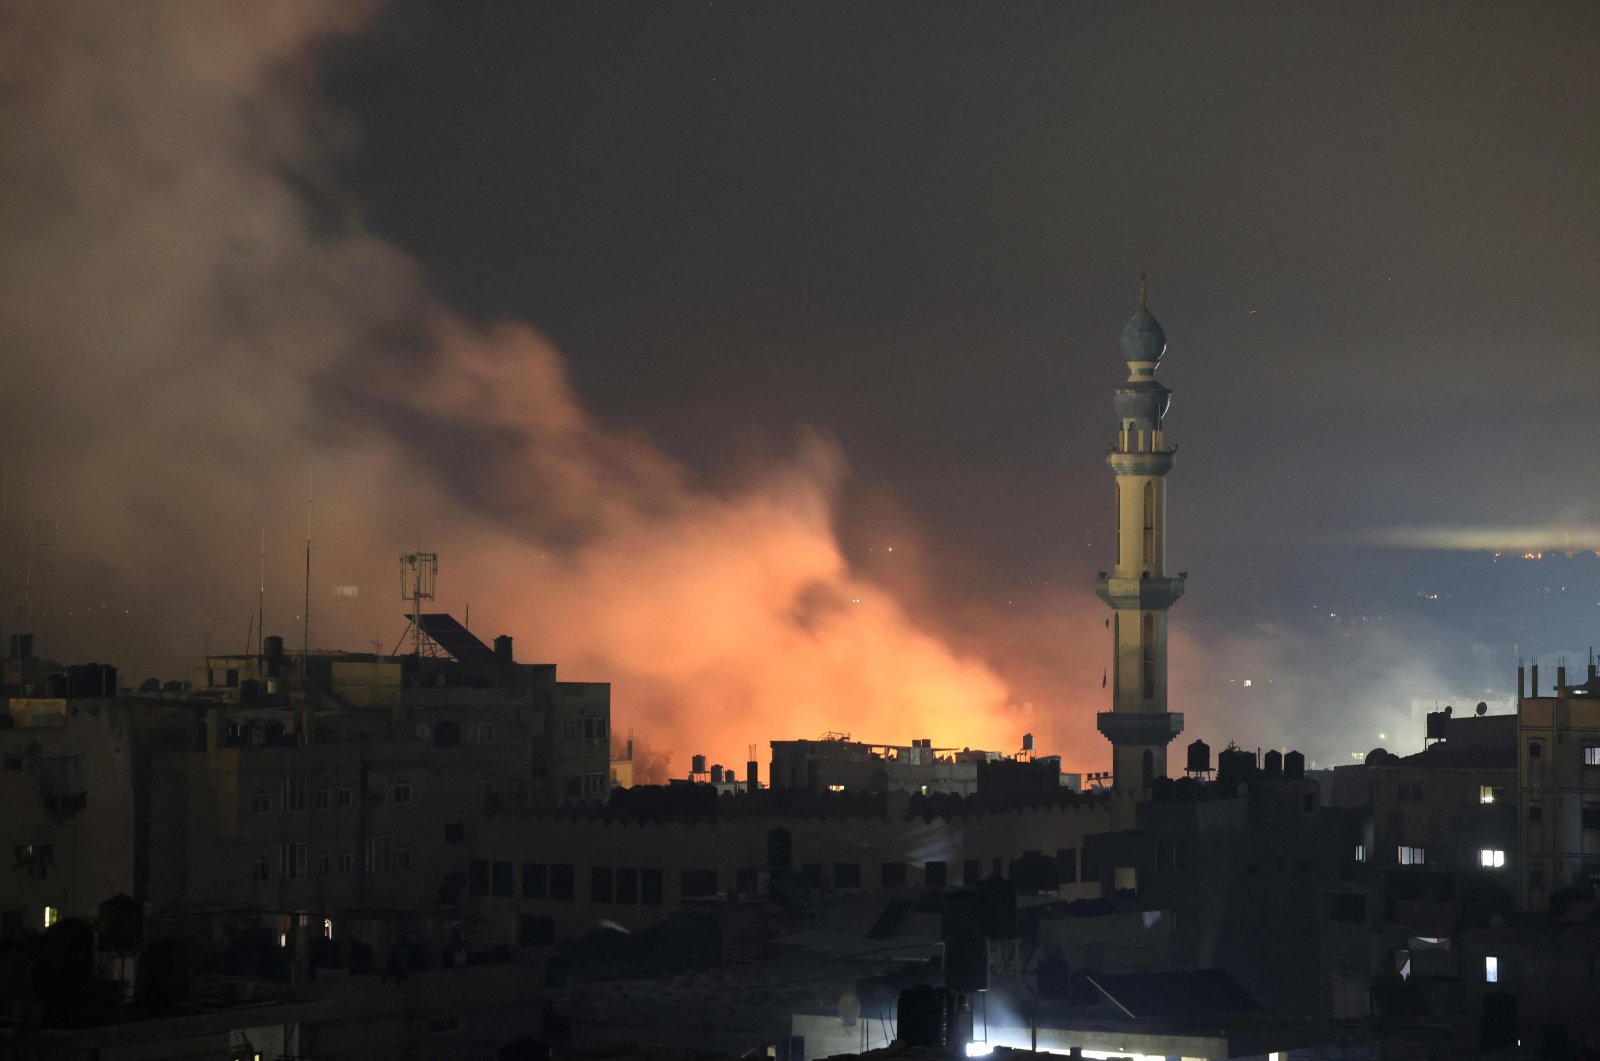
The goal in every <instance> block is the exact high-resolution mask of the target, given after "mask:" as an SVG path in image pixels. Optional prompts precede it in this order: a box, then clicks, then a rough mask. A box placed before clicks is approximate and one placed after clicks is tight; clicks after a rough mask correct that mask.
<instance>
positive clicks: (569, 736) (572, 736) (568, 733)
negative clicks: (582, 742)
mask: <svg viewBox="0 0 1600 1061" xmlns="http://www.w3.org/2000/svg"><path fill="white" fill-rule="evenodd" d="M561 736H562V737H563V738H565V739H566V740H577V739H578V722H577V720H576V719H570V718H569V719H567V721H566V723H565V724H564V725H563V726H562V727H561Z"/></svg>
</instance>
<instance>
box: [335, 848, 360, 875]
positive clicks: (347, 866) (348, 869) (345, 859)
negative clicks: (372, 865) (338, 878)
mask: <svg viewBox="0 0 1600 1061" xmlns="http://www.w3.org/2000/svg"><path fill="white" fill-rule="evenodd" d="M355 871H356V853H355V852H354V851H341V852H340V853H339V872H340V873H354V872H355Z"/></svg>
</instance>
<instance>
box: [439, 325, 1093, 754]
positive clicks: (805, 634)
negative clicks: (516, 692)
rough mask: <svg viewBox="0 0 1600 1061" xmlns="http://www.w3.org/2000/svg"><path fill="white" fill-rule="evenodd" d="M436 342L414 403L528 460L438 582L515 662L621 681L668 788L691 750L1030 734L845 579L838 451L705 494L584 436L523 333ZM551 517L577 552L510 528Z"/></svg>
mask: <svg viewBox="0 0 1600 1061" xmlns="http://www.w3.org/2000/svg"><path fill="white" fill-rule="evenodd" d="M446 345H447V350H448V355H449V356H448V357H447V358H446V361H445V363H446V364H447V365H448V371H447V372H442V373H441V375H440V377H439V378H438V379H436V380H433V381H432V382H431V385H429V386H427V387H424V388H421V389H419V390H418V391H414V392H413V393H414V394H416V393H420V394H425V395H427V397H426V398H425V399H424V401H425V403H426V405H427V408H428V411H429V412H430V413H432V414H433V415H435V416H438V417H440V418H450V419H454V418H458V417H471V418H472V420H473V422H474V424H475V425H476V426H478V427H488V428H492V429H494V430H495V432H496V433H497V434H500V435H503V437H505V438H509V439H517V440H518V443H517V445H516V446H515V447H514V448H513V449H511V450H509V451H507V452H503V453H501V454H500V455H499V456H498V457H497V459H496V462H495V464H494V467H493V474H494V486H495V489H496V492H497V493H498V495H499V502H498V503H499V506H500V507H501V508H503V509H505V510H506V511H507V512H508V513H510V514H509V515H507V516H506V517H505V518H504V519H503V521H502V524H501V526H500V527H499V528H497V529H496V532H495V533H494V535H493V536H492V537H489V536H480V535H474V536H473V540H470V541H460V542H459V543H457V544H452V543H441V544H440V546H439V551H440V553H441V555H442V557H443V559H442V567H443V568H445V569H448V570H450V571H453V572H456V573H454V574H451V575H449V576H448V578H446V576H444V575H442V576H441V580H442V581H443V582H446V583H447V584H454V585H456V586H457V587H460V588H462V589H465V588H466V587H467V586H470V587H471V589H470V592H471V594H472V603H473V605H474V608H473V614H474V616H478V615H490V616H491V617H492V620H491V621H493V622H496V623H499V624H500V625H501V626H503V627H504V628H505V629H506V631H507V632H509V633H512V634H513V635H515V636H516V638H517V646H518V657H519V658H521V659H525V660H534V659H538V660H552V661H555V662H556V663H557V664H558V665H559V666H560V674H561V676H562V677H563V678H567V679H572V680H590V681H611V682H612V683H613V697H612V704H613V725H614V727H615V728H616V729H617V730H618V731H625V730H627V729H628V728H633V729H634V730H636V731H637V732H638V733H639V734H642V735H645V736H647V737H649V738H650V740H651V741H652V743H653V745H654V747H656V748H658V749H661V750H670V751H671V753H672V756H673V759H672V769H673V772H674V773H677V774H682V773H683V771H684V768H685V766H686V764H687V760H688V757H689V756H690V755H691V754H695V753H702V752H703V753H705V754H706V755H707V756H708V757H709V758H710V760H711V761H713V762H721V763H724V764H727V765H732V766H740V765H742V763H743V762H744V759H745V756H746V746H747V745H748V744H749V743H751V742H756V743H757V744H758V748H757V757H758V759H759V760H760V761H762V763H763V764H765V762H766V761H767V759H768V758H769V750H768V748H767V741H769V740H773V739H795V738H814V737H817V736H819V735H821V734H822V733H823V732H825V731H827V730H839V731H844V732H848V733H850V734H852V735H853V736H855V737H856V738H857V739H863V740H867V741H872V742H886V743H909V742H910V741H911V740H912V739H913V738H917V737H929V738H932V739H933V741H934V743H935V744H936V745H946V746H950V745H953V746H957V747H967V746H970V747H974V748H978V747H982V748H988V749H992V750H997V751H1007V752H1009V751H1014V750H1015V748H1016V747H1017V746H1018V744H1019V742H1020V737H1021V734H1022V732H1023V731H1024V729H1030V728H1033V729H1039V728H1041V727H1039V726H1038V725H1037V723H1036V721H1033V720H1030V719H1028V718H1027V717H1026V715H1025V713H1024V712H1023V710H1022V709H1021V707H1020V705H1019V704H1018V703H1017V697H1016V696H1015V695H1014V693H1013V690H1012V688H1011V687H1010V685H1008V683H1007V682H1006V681H1005V680H1003V679H1002V678H1001V677H1000V676H999V674H997V673H996V671H995V670H994V669H993V668H992V667H991V666H990V665H989V664H987V663H985V662H984V661H982V660H981V659H979V658H977V657H976V656H975V655H969V654H963V653H959V652H957V651H956V650H954V649H953V648H952V647H951V644H950V643H949V641H948V640H946V639H944V638H942V637H940V636H937V635H936V634H935V633H934V632H932V631H930V630H929V629H927V628H926V627H925V626H924V625H922V624H920V623H918V622H917V621H916V620H914V619H913V618H912V617H911V616H910V615H909V614H908V613H907V611H906V610H905V608H904V607H902V605H901V604H900V602H899V601H897V600H896V599H895V598H894V597H892V596H891V595H890V594H889V593H887V592H886V591H885V590H884V589H883V588H881V587H880V586H878V585H876V584H874V583H872V582H870V581H867V580H865V579H863V578H862V577H860V576H859V575H858V574H856V573H855V572H853V571H852V570H851V568H850V566H849V564H848V563H847V562H846V560H845V557H844V555H843V553H842V551H841V548H840V545H839V542H838V540H837V538H836V536H835V534H834V531H833V518H834V511H833V501H834V492H835V488H836V486H837V484H838V482H839V481H840V479H841V477H842V476H843V475H844V474H845V469H844V464H843V459H842V457H841V455H840V453H839V452H838V449H837V447H836V446H834V445H832V444H831V443H829V442H828V441H826V440H824V439H822V438H819V437H813V438H811V439H809V440H807V441H805V442H804V443H803V444H802V445H800V446H799V447H798V451H797V452H796V453H794V454H793V455H792V456H791V457H789V458H788V459H787V460H785V461H783V462H781V463H779V464H778V465H776V466H774V467H771V468H768V469H765V470H764V471H762V472H760V473H759V474H757V475H754V476H752V477H750V478H749V480H748V481H747V482H745V483H744V484H743V485H742V486H740V487H739V488H737V489H734V490H730V491H724V492H714V491H711V490H709V489H707V488H705V487H703V486H701V485H699V484H697V483H695V482H693V481H692V479H691V477H690V476H689V474H688V473H687V471H686V470H685V469H684V468H682V467H681V466H680V465H678V464H677V463H676V462H674V461H672V460H671V459H670V458H668V457H667V456H665V455H664V454H662V453H661V452H660V451H659V450H658V449H656V448H654V447H653V446H651V445H650V444H649V443H648V442H646V441H645V440H642V439H639V438H636V437H630V436H626V435H622V434H619V433H616V432H611V431H608V430H606V429H604V428H602V427H600V426H598V425H596V424H595V423H594V422H593V421H592V420H591V419H590V418H589V416H588V415H587V413H586V412H585V411H584V410H583V409H582V408H581V407H580V406H579V404H578V403H577V401H576V399H575V398H574V396H573V395H572V394H571V392H570V389H569V388H568V386H567V384H566V380H565V372H564V366H563V365H562V363H561V359H560V357H559V355H558V354H557V353H556V352H555V351H554V350H553V349H552V348H551V347H550V346H549V345H548V344H547V343H545V342H544V341H543V340H542V339H541V338H539V337H538V336H537V335H535V334H533V333H532V332H531V331H529V330H527V329H523V328H504V329H500V330H499V331H497V332H496V333H494V334H493V335H491V336H477V335H474V334H472V333H470V332H467V331H465V330H463V329H458V328H449V329H447V330H446ZM548 512H555V513H559V514H561V515H562V516H563V517H565V518H566V519H567V520H568V521H569V522H575V523H576V524H578V525H579V526H580V527H581V528H582V531H583V533H582V536H581V538H580V540H579V541H578V543H577V544H575V545H569V546H566V547H562V546H561V545H560V543H558V542H553V541H545V540H540V539H538V538H536V537H534V536H533V535H531V534H523V533H520V530H521V528H520V525H519V524H520V518H521V517H520V515H519V514H520V513H528V514H529V515H530V516H536V515H537V514H538V513H548ZM445 533H446V534H447V535H448V536H449V537H453V538H459V537H460V534H459V529H454V530H447V531H446V532H445ZM896 555H897V556H900V555H901V554H898V553H897V554H896ZM463 568H467V569H468V570H467V571H466V572H463V571H462V569H463ZM1084 596H1085V599H1086V600H1088V596H1087V591H1086V592H1085V594H1084ZM1089 603H1091V604H1093V603H1094V602H1093V601H1092V600H1090V601H1089ZM480 625H481V624H480ZM1096 625H1097V626H1098V620H1096ZM1090 724H1091V725H1092V722H1091V723H1090ZM764 772H765V771H763V773H764Z"/></svg>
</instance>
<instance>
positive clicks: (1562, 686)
mask: <svg viewBox="0 0 1600 1061" xmlns="http://www.w3.org/2000/svg"><path fill="white" fill-rule="evenodd" d="M1517 686H1518V691H1519V694H1520V693H1521V691H1522V680H1521V669H1520V668H1519V675H1518V681H1517ZM1516 739H1517V744H1516V770H1517V788H1518V791H1519V794H1520V802H1521V816H1520V820H1521V833H1522V842H1521V845H1520V846H1521V848H1522V851H1523V858H1524V860H1525V862H1526V866H1525V871H1524V872H1523V873H1522V874H1521V876H1520V886H1521V887H1520V894H1521V900H1522V909H1524V910H1528V911H1535V912H1537V911H1544V910H1546V909H1548V908H1549V905H1550V900H1551V897H1552V896H1554V895H1555V894H1556V893H1558V892H1560V891H1561V890H1562V889H1567V888H1574V887H1582V888H1587V889H1593V888H1594V887H1595V885H1596V884H1597V883H1600V678H1597V677H1596V674H1595V667H1594V665H1593V664H1591V665H1590V667H1589V671H1588V675H1587V677H1586V680H1585V681H1584V683H1583V684H1582V685H1568V684H1567V675H1566V668H1565V667H1561V668H1558V669H1557V671H1556V684H1555V688H1554V689H1553V690H1551V692H1550V694H1549V695H1544V696H1542V695H1540V693H1539V668H1538V666H1534V667H1533V673H1532V683H1531V686H1530V687H1529V690H1528V694H1527V695H1525V696H1524V695H1519V702H1518V705H1517V738H1516Z"/></svg>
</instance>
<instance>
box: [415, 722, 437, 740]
mask: <svg viewBox="0 0 1600 1061" xmlns="http://www.w3.org/2000/svg"><path fill="white" fill-rule="evenodd" d="M432 737H433V727H431V726H429V725H428V724H427V723H426V722H418V723H417V739H418V740H429V739H430V738H432Z"/></svg>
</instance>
